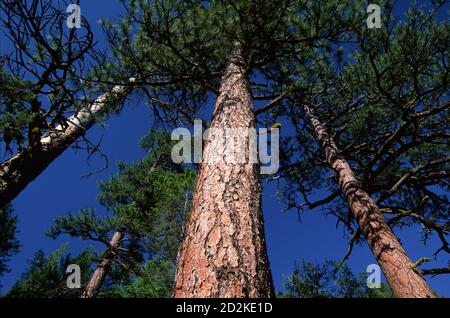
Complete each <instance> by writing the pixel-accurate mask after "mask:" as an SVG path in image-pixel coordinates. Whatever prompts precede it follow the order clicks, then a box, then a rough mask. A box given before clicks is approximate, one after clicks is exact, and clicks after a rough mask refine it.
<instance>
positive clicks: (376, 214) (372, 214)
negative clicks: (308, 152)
mask: <svg viewBox="0 0 450 318" xmlns="http://www.w3.org/2000/svg"><path fill="white" fill-rule="evenodd" d="M303 110H304V112H305V113H306V117H307V119H308V120H309V122H310V123H311V125H312V127H313V129H314V132H315V134H316V138H317V140H318V141H319V144H320V145H321V147H322V150H323V151H324V153H325V156H326V159H327V162H328V164H329V165H330V166H331V168H332V169H333V171H334V172H335V175H336V178H337V181H338V182H339V185H340V187H341V191H342V194H343V195H344V196H345V198H346V200H347V202H348V205H349V208H350V210H351V212H352V213H353V216H354V217H355V219H356V220H357V221H358V223H359V227H360V229H361V232H362V233H363V234H364V236H365V238H366V240H367V243H368V244H369V246H370V249H371V250H372V253H373V255H374V256H375V259H376V260H377V262H378V264H379V265H380V268H381V269H382V271H383V273H384V275H385V277H386V279H387V281H388V283H389V286H390V287H391V289H392V291H393V293H394V295H395V296H396V297H402V298H432V297H436V296H435V295H434V293H433V291H432V290H431V288H430V287H429V286H428V284H427V282H426V281H425V279H424V278H423V277H422V276H421V275H420V274H419V273H418V271H416V270H415V269H414V268H413V267H412V265H413V263H412V262H411V260H410V259H409V258H408V256H407V255H406V253H405V251H404V249H403V247H402V245H401V244H400V242H399V241H398V239H397V238H396V236H395V235H394V233H393V232H392V231H391V229H390V228H389V226H388V224H387V223H386V220H385V219H384V216H383V213H382V212H381V211H380V209H379V208H378V206H377V205H376V204H375V203H374V201H373V200H372V198H371V197H370V196H369V195H368V194H367V193H366V192H365V191H364V190H363V189H362V188H361V185H360V183H359V182H358V180H357V179H356V178H355V175H354V173H353V171H352V169H351V167H350V165H349V164H348V162H347V161H346V160H345V158H344V157H343V156H342V155H341V154H340V152H339V149H338V148H337V146H336V144H335V142H334V140H333V138H332V137H331V136H330V135H329V134H328V133H327V132H326V129H325V127H324V126H323V125H322V124H321V122H320V120H319V118H318V117H316V116H315V115H314V114H313V112H312V109H311V108H310V107H309V106H307V105H305V104H304V105H303Z"/></svg>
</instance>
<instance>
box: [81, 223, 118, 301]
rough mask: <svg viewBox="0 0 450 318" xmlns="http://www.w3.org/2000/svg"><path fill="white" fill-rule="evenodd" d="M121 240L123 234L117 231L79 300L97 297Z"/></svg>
mask: <svg viewBox="0 0 450 318" xmlns="http://www.w3.org/2000/svg"><path fill="white" fill-rule="evenodd" d="M122 238H123V232H121V231H117V232H115V233H114V234H113V236H112V238H111V241H110V242H109V247H108V248H107V249H106V250H105V252H104V253H103V256H102V259H101V261H100V263H99V264H98V266H97V268H96V269H95V271H94V273H93V274H92V277H91V279H90V280H89V283H88V285H87V286H86V288H85V290H84V292H83V294H82V295H81V296H80V297H81V298H94V297H96V296H97V294H98V292H99V291H100V288H101V286H102V283H103V281H104V280H105V277H106V275H108V272H109V270H110V268H111V265H112V262H113V260H114V257H116V255H117V252H118V249H119V246H120V242H121V240H122Z"/></svg>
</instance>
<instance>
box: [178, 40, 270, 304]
mask: <svg viewBox="0 0 450 318" xmlns="http://www.w3.org/2000/svg"><path fill="white" fill-rule="evenodd" d="M252 108H253V107H252V99H251V95H250V89H249V84H248V79H247V77H246V66H245V62H244V59H243V57H242V53H241V50H240V49H239V48H236V49H235V50H234V52H233V53H232V55H231V58H230V60H229V63H228V65H227V68H226V70H225V73H224V75H223V77H222V81H221V88H220V95H219V97H218V99H217V102H216V105H215V109H214V114H213V119H212V122H211V128H215V129H218V130H219V131H220V132H222V133H223V134H224V135H225V130H226V128H240V129H242V134H241V137H242V138H243V139H242V141H243V142H244V143H243V144H245V145H247V147H246V150H245V153H244V156H245V163H236V162H235V163H232V162H229V161H225V160H223V158H224V156H225V152H226V151H227V150H228V151H229V153H232V154H238V155H239V153H238V149H236V148H235V147H236V144H237V143H234V142H232V141H231V139H232V138H229V137H228V136H224V138H220V137H219V138H218V139H215V138H214V141H213V138H212V137H211V136H210V137H208V140H207V141H206V142H205V144H204V152H203V162H202V164H201V167H200V171H199V177H198V181H197V187H196V189H195V194H194V198H193V208H192V213H191V216H190V219H189V221H188V224H187V226H186V230H185V235H184V238H183V242H182V244H181V247H180V250H179V254H178V264H177V272H176V277H175V289H174V297H270V296H272V295H273V285H272V277H271V272H270V268H269V261H268V257H267V252H266V246H265V241H264V228H263V215H262V211H261V188H260V179H259V171H260V167H259V163H251V160H250V159H249V158H250V156H251V155H250V152H249V147H248V142H249V133H248V130H249V128H253V129H254V128H255V116H254V114H253V109H252ZM244 131H245V132H244ZM215 136H217V135H215ZM225 145H226V147H225ZM240 154H243V153H240ZM253 162H254V161H253Z"/></svg>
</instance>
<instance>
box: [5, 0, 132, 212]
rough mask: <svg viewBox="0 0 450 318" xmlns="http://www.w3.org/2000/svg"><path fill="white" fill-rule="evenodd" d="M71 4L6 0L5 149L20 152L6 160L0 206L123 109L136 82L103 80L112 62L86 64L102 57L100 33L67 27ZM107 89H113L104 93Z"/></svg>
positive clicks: (88, 28)
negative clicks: (96, 125)
mask: <svg viewBox="0 0 450 318" xmlns="http://www.w3.org/2000/svg"><path fill="white" fill-rule="evenodd" d="M66 7H67V6H65V7H64V6H62V5H61V4H60V7H58V6H55V5H54V4H52V1H48V0H44V1H38V0H33V1H26V0H20V1H2V2H1V3H0V12H1V13H2V14H1V16H0V24H1V27H2V32H3V33H2V36H5V37H4V39H5V40H4V39H3V38H2V46H3V48H8V47H9V46H10V47H11V48H12V49H11V52H7V54H5V55H4V56H2V61H1V70H0V129H1V130H0V132H1V133H0V136H1V141H2V143H3V144H4V146H5V154H6V155H10V154H13V155H12V156H11V157H10V158H9V159H7V160H5V161H4V162H2V163H1V164H0V207H2V206H4V205H5V204H7V203H9V202H10V201H11V200H13V199H14V198H15V197H16V196H17V195H18V194H19V193H20V192H21V191H22V190H23V189H24V188H25V187H26V186H27V185H28V184H29V183H30V182H31V181H33V180H34V179H35V178H36V177H37V176H38V175H39V174H40V173H41V172H42V171H44V170H45V169H46V168H47V166H48V165H49V164H50V163H51V162H52V161H53V160H55V159H56V158H57V157H58V156H59V155H60V154H61V153H62V152H64V151H65V150H66V149H67V148H68V147H69V146H70V145H72V144H73V143H74V142H75V141H77V140H78V139H80V138H83V137H84V136H85V133H86V131H87V130H88V129H89V128H90V127H91V126H92V125H94V123H95V122H96V121H98V120H99V118H102V117H104V116H105V115H107V114H108V113H111V112H114V111H115V110H118V109H120V106H121V105H122V102H123V100H124V98H125V97H126V96H127V94H128V92H129V90H130V88H131V87H132V86H133V85H134V80H135V78H133V77H127V78H126V79H125V80H124V81H123V85H119V84H118V85H111V84H108V83H104V84H102V83H99V81H100V82H101V81H104V80H106V79H107V78H108V76H107V75H106V73H107V67H108V66H109V65H108V64H107V63H105V65H101V66H98V67H95V68H93V69H88V68H87V67H86V66H87V64H88V63H95V62H96V61H97V60H99V59H100V55H99V53H98V52H97V51H96V50H95V49H94V39H93V33H92V31H91V29H90V26H89V24H88V22H87V21H86V19H82V21H81V23H82V27H81V28H80V29H75V28H73V29H69V28H67V27H66V19H67V17H68V14H66ZM42 12H46V14H45V15H43V16H41V13H42ZM25 79H26V80H25ZM94 82H95V85H94ZM115 82H116V83H117V82H119V81H118V80H116V81H115ZM102 91H103V92H104V91H106V92H108V93H106V94H102V95H100V96H98V95H99V94H98V92H102ZM96 96H98V97H96ZM84 141H85V142H86V143H87V148H88V149H92V145H90V142H89V141H88V140H87V139H84Z"/></svg>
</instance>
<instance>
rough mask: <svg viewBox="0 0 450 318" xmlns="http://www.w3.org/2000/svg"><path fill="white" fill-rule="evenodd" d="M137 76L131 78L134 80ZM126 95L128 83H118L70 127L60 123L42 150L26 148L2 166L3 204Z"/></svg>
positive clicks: (73, 119)
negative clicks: (110, 106) (118, 84)
mask: <svg viewBox="0 0 450 318" xmlns="http://www.w3.org/2000/svg"><path fill="white" fill-rule="evenodd" d="M133 81H134V78H131V79H130V82H133ZM124 95H126V87H125V86H115V87H114V88H113V89H112V91H111V92H110V93H107V94H104V95H102V96H100V97H99V98H97V100H96V101H95V102H94V103H92V105H90V107H88V108H85V109H82V110H81V111H79V112H78V113H77V114H75V115H73V116H71V117H69V118H68V119H67V127H64V128H63V127H61V125H59V126H58V127H56V128H55V130H54V131H52V132H50V133H48V134H46V135H44V136H43V137H42V138H41V140H40V142H41V145H42V147H39V149H32V150H29V149H25V150H23V151H21V152H19V153H18V154H16V155H15V156H13V157H12V158H10V159H8V160H6V161H5V162H3V163H2V164H1V165H0V207H2V206H4V205H6V204H7V203H9V202H10V201H11V200H13V199H14V198H15V197H16V196H17V195H18V194H19V193H20V192H21V191H22V190H23V189H25V188H26V186H27V185H28V184H29V183H30V182H31V181H33V180H34V179H35V178H36V177H37V176H38V175H39V174H41V172H42V171H44V170H45V168H47V166H48V165H49V164H50V163H51V162H52V161H53V160H55V159H56V158H57V157H58V156H59V155H60V154H61V153H63V152H64V151H65V150H66V149H67V148H68V147H69V146H70V145H71V144H72V143H73V142H74V141H75V140H77V139H78V138H79V137H81V136H82V135H84V134H85V132H86V131H87V130H88V129H89V128H91V127H92V126H93V124H94V123H95V121H96V119H97V118H98V117H99V116H101V115H103V114H104V113H106V112H107V111H108V109H109V107H108V105H110V104H111V103H113V102H114V100H117V99H121V98H123V96H124Z"/></svg>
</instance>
